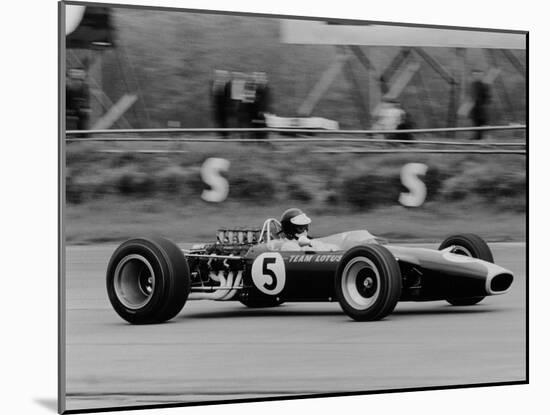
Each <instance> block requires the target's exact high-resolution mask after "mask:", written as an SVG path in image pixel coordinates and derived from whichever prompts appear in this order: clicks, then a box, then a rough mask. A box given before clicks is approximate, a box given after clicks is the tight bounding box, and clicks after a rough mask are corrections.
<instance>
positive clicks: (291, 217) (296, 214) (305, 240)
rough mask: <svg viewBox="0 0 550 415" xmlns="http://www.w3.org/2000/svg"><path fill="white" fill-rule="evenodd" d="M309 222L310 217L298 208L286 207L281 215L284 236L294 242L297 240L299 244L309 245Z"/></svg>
mask: <svg viewBox="0 0 550 415" xmlns="http://www.w3.org/2000/svg"><path fill="white" fill-rule="evenodd" d="M310 223H311V219H310V218H309V217H308V216H307V215H306V214H305V213H304V212H302V210H301V209H298V208H290V209H287V210H285V212H284V213H283V215H282V216H281V228H282V233H283V235H284V237H285V238H286V239H288V240H289V241H293V242H294V243H296V242H298V244H299V245H300V246H306V245H309V246H311V239H309V237H308V234H307V232H308V230H309V224H310Z"/></svg>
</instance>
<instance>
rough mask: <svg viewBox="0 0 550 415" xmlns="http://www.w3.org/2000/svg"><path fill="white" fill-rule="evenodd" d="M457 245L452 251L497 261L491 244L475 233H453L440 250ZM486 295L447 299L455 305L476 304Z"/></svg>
mask: <svg viewBox="0 0 550 415" xmlns="http://www.w3.org/2000/svg"><path fill="white" fill-rule="evenodd" d="M449 247H455V248H454V249H453V250H452V251H451V252H453V253H455V254H459V255H467V256H471V257H473V258H478V259H482V260H484V261H487V262H495V261H494V259H493V253H492V252H491V248H489V245H487V243H486V242H485V241H484V240H483V239H482V238H481V237H479V236H478V235H476V234H473V233H464V234H458V235H452V236H449V237H447V238H446V239H445V240H444V241H443V242H442V243H441V245H439V248H438V249H439V250H440V251H441V250H442V249H445V248H449ZM484 298H485V296H479V297H465V298H446V301H447V302H448V303H449V304H451V305H454V306H468V305H475V304H478V303H479V302H481V301H482V300H483V299H484Z"/></svg>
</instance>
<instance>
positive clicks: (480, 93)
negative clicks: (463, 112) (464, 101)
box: [470, 70, 491, 140]
mask: <svg viewBox="0 0 550 415" xmlns="http://www.w3.org/2000/svg"><path fill="white" fill-rule="evenodd" d="M472 76H473V81H472V85H471V89H470V93H471V98H472V103H473V105H472V109H471V110H470V119H471V120H472V124H473V125H474V127H482V126H484V125H487V124H488V122H489V102H490V101H491V93H490V90H489V85H488V84H487V83H486V82H485V81H484V80H483V72H481V71H479V70H474V71H472ZM482 138H483V131H475V134H474V136H473V139H474V140H481V139H482Z"/></svg>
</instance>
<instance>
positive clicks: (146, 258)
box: [107, 238, 190, 324]
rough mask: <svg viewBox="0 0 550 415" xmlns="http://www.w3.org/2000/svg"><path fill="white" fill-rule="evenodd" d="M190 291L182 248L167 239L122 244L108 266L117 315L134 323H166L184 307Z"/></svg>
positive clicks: (139, 240) (109, 286) (112, 300)
mask: <svg viewBox="0 0 550 415" xmlns="http://www.w3.org/2000/svg"><path fill="white" fill-rule="evenodd" d="M189 290H190V278H189V267H188V265H187V260H186V259H185V256H184V255H183V253H182V252H181V250H180V249H179V248H178V247H177V246H176V245H175V244H174V243H173V242H170V241H169V240H167V239H164V238H136V239H130V240H128V241H126V242H124V243H123V244H122V245H120V246H119V247H118V248H117V249H116V250H115V252H114V253H113V255H112V257H111V260H110V261H109V265H108V266H107V293H108V295H109V300H110V302H111V305H112V306H113V308H114V310H115V311H116V312H117V314H118V315H119V316H120V317H122V318H123V319H124V320H126V321H128V322H130V323H132V324H150V323H162V322H164V321H167V320H170V319H171V318H173V317H175V316H176V315H177V314H178V313H179V312H180V311H181V309H182V308H183V306H184V304H185V302H186V300H187V296H188V295H189Z"/></svg>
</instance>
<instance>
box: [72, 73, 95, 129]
mask: <svg viewBox="0 0 550 415" xmlns="http://www.w3.org/2000/svg"><path fill="white" fill-rule="evenodd" d="M66 108H67V117H72V118H73V119H74V118H75V119H76V129H77V130H87V129H88V128H89V121H90V112H91V111H90V90H89V87H88V82H87V81H86V71H85V70H84V69H80V68H71V69H69V71H68V76H67V85H66ZM67 125H70V124H69V123H68V124H67Z"/></svg>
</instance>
